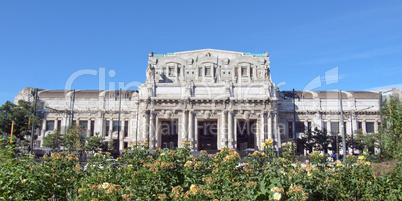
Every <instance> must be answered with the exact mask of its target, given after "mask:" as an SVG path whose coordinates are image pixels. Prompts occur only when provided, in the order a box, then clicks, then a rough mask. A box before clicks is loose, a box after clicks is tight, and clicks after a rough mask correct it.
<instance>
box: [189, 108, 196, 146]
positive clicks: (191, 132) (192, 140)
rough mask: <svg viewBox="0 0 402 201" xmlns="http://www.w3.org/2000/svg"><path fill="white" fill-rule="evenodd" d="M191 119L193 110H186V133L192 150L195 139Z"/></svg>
mask: <svg viewBox="0 0 402 201" xmlns="http://www.w3.org/2000/svg"><path fill="white" fill-rule="evenodd" d="M193 119H194V116H193V111H191V110H190V111H189V112H188V134H189V137H188V141H190V149H191V150H194V141H195V139H194V128H193V124H194V123H193Z"/></svg>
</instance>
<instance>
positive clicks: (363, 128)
mask: <svg viewBox="0 0 402 201" xmlns="http://www.w3.org/2000/svg"><path fill="white" fill-rule="evenodd" d="M362 130H363V133H367V129H366V119H364V120H363V122H362Z"/></svg>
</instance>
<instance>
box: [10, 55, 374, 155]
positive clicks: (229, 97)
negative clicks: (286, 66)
mask: <svg viewBox="0 0 402 201" xmlns="http://www.w3.org/2000/svg"><path fill="white" fill-rule="evenodd" d="M32 90H33V89H32V88H25V89H23V90H21V91H20V93H19V94H18V95H17V96H16V98H15V101H18V100H19V99H24V100H27V101H32V99H33V97H32V93H31V91H32ZM119 93H120V92H119V91H75V92H73V91H71V90H70V91H64V90H61V91H57V90H53V91H48V90H40V91H39V108H41V109H40V111H39V114H40V115H41V117H42V119H43V120H42V126H41V128H38V129H37V134H38V139H37V141H36V146H40V145H41V141H42V139H43V136H45V135H47V134H48V133H51V132H54V130H60V131H61V133H65V131H66V128H67V127H69V126H70V125H71V124H72V118H73V121H74V122H75V123H76V124H80V125H81V126H83V127H85V128H86V129H87V136H88V137H90V136H93V135H95V133H99V134H100V135H101V136H103V137H104V139H105V141H113V140H114V141H115V140H119V141H120V143H119V144H120V147H119V148H120V150H122V149H124V148H125V147H127V146H130V144H133V143H135V142H136V141H137V142H140V141H142V142H143V141H147V142H148V143H149V146H150V148H151V149H155V148H173V147H176V146H178V147H180V146H182V145H181V144H182V143H183V142H190V146H191V148H192V149H193V150H219V149H221V148H222V147H229V148H235V149H238V150H245V149H262V143H263V142H264V141H265V139H271V140H273V141H274V144H275V147H276V148H280V146H281V142H284V141H297V139H298V138H300V137H301V136H302V135H303V132H304V131H305V130H309V129H312V128H315V127H317V128H319V129H327V130H328V131H329V132H331V131H334V132H338V131H339V129H340V127H341V126H340V124H339V122H340V112H339V111H340V110H339V93H338V92H331V91H318V92H312V91H297V92H295V93H294V94H293V93H292V92H284V91H279V89H278V88H277V87H275V85H274V84H273V83H272V80H271V75H270V62H269V55H268V53H263V54H250V53H242V52H231V51H222V50H213V49H204V50H195V51H186V52H176V53H168V54H155V53H150V55H149V61H148V68H147V70H146V81H145V83H143V84H141V86H139V87H138V91H122V92H121V94H119ZM120 97H121V101H120ZM342 98H343V104H342V105H343V109H344V113H345V117H346V118H345V123H346V133H347V134H351V133H352V131H353V130H357V129H359V128H361V129H363V131H367V132H376V131H377V130H378V125H379V123H380V116H379V112H378V111H379V107H380V100H381V99H380V93H379V92H342ZM119 108H120V109H119ZM72 110H73V115H72V113H71V111H72ZM119 111H120V112H119ZM119 113H120V123H118V116H119ZM294 120H296V121H295V123H293V121H294ZM118 125H120V128H121V129H120V130H121V131H120V139H118V130H119V129H118ZM293 127H295V129H293ZM336 127H338V130H336ZM335 130H336V131H335ZM300 146H302V145H299V147H298V149H301V150H298V151H299V153H303V149H302V148H301V147H300Z"/></svg>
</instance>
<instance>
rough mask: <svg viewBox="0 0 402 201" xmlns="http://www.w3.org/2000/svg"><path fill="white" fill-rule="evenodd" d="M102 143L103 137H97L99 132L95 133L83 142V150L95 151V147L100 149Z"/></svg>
mask: <svg viewBox="0 0 402 201" xmlns="http://www.w3.org/2000/svg"><path fill="white" fill-rule="evenodd" d="M102 145H103V138H102V137H99V133H96V134H95V136H93V137H90V138H89V139H87V142H86V144H85V150H88V151H95V150H96V149H100V148H101V147H102Z"/></svg>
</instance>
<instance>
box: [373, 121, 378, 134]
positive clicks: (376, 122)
mask: <svg viewBox="0 0 402 201" xmlns="http://www.w3.org/2000/svg"><path fill="white" fill-rule="evenodd" d="M374 133H378V119H376V120H375V121H374Z"/></svg>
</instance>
